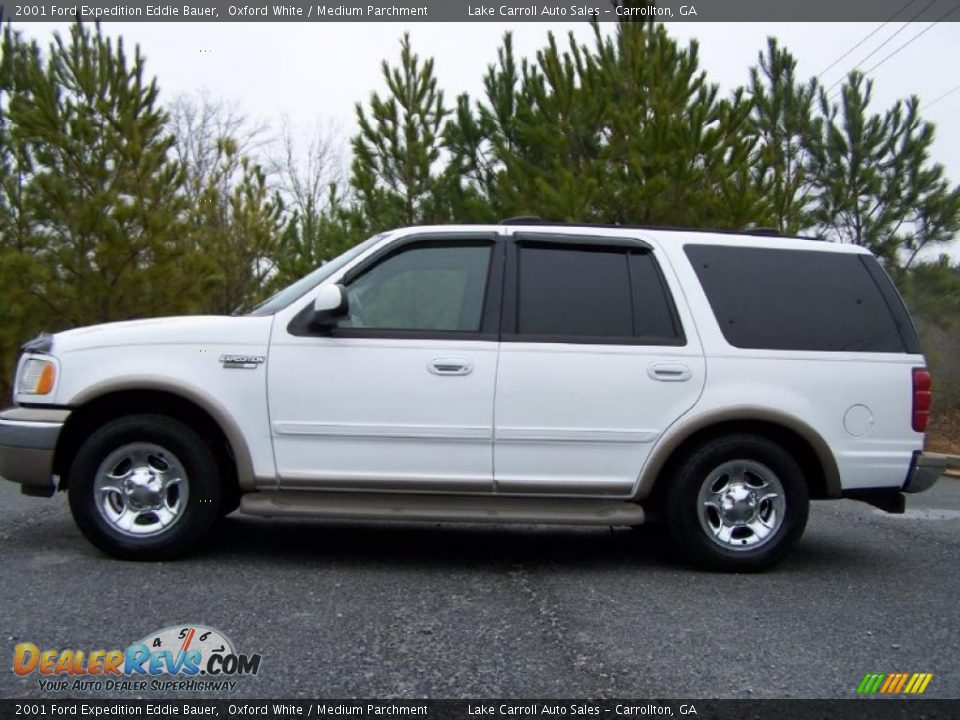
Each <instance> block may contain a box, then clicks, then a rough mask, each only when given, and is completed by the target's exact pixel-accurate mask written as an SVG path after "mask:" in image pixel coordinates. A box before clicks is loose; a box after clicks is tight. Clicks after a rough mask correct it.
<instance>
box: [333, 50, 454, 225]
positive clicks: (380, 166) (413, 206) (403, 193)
mask: <svg viewBox="0 0 960 720" xmlns="http://www.w3.org/2000/svg"><path fill="white" fill-rule="evenodd" d="M382 72H383V77H384V80H385V81H386V83H387V89H388V91H389V94H388V95H387V96H386V97H381V96H380V95H378V94H377V93H372V94H371V96H370V101H369V110H364V108H363V106H362V105H360V104H358V105H357V122H358V124H359V125H360V132H359V134H358V135H357V136H356V137H355V138H354V139H353V142H352V146H353V154H354V157H353V165H352V179H351V181H352V185H353V189H354V191H355V192H356V194H357V200H358V202H359V204H360V207H361V209H362V212H363V214H364V217H365V218H366V220H367V222H368V223H369V227H370V229H371V230H373V231H379V230H384V229H388V228H392V227H397V226H401V225H417V224H429V223H435V222H443V221H446V220H449V219H450V213H449V210H448V209H447V207H448V199H447V197H446V196H445V193H444V190H445V188H444V187H443V183H442V177H444V176H443V174H442V173H441V172H440V169H439V162H440V153H441V149H442V144H441V131H442V128H443V123H444V120H445V118H446V117H447V115H448V114H449V110H447V108H446V106H445V105H444V98H443V91H441V90H440V89H439V88H438V87H437V79H436V77H435V75H434V71H433V59H432V58H430V59H427V60H423V61H421V60H420V58H419V56H417V55H416V54H415V53H414V52H413V50H412V48H411V45H410V36H409V35H404V37H403V40H402V41H401V44H400V65H399V67H394V68H391V67H390V65H389V64H388V63H387V62H386V61H383V64H382Z"/></svg>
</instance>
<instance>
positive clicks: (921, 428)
mask: <svg viewBox="0 0 960 720" xmlns="http://www.w3.org/2000/svg"><path fill="white" fill-rule="evenodd" d="M932 386H933V383H932V381H931V379H930V373H929V372H927V369H926V368H914V369H913V416H912V417H913V422H912V425H913V429H914V430H916V431H917V432H926V430H927V421H928V420H929V419H930V403H931V402H932V401H933V393H932V392H930V388H931V387H932Z"/></svg>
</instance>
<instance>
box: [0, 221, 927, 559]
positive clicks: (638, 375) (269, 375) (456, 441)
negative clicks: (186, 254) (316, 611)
mask: <svg viewBox="0 0 960 720" xmlns="http://www.w3.org/2000/svg"><path fill="white" fill-rule="evenodd" d="M15 383H16V384H15V394H14V401H15V404H16V407H15V408H13V409H11V410H8V411H6V412H4V413H3V414H2V415H0V475H2V476H3V477H5V478H7V479H8V480H12V481H14V482H17V483H20V484H21V486H22V489H23V491H24V492H26V493H29V494H33V495H45V496H51V495H53V493H54V492H55V491H56V490H58V489H59V490H66V491H67V493H68V495H69V500H70V508H71V510H72V512H73V515H74V517H75V519H76V522H77V524H78V525H79V527H80V529H81V530H82V532H83V533H84V535H85V536H86V537H87V538H89V540H90V541H91V542H92V543H93V544H94V545H96V546H97V547H98V548H100V549H102V550H103V551H105V552H107V553H110V554H112V555H115V556H117V557H122V558H135V559H153V558H168V557H173V556H177V555H180V554H183V553H185V552H187V551H190V550H193V549H194V548H195V547H196V546H197V545H198V544H199V543H200V541H201V539H202V538H203V537H204V535H206V534H207V533H208V532H209V531H210V530H211V528H212V527H213V526H214V523H215V521H216V520H217V518H218V517H219V516H221V515H223V514H226V513H227V512H230V511H233V510H235V509H237V508H239V509H240V510H241V511H242V512H245V513H250V514H254V515H262V516H277V517H288V516H300V517H318V518H363V519H383V520H391V519H395V520H449V521H489V522H522V523H586V524H595V525H639V524H641V523H643V522H644V521H645V520H649V519H655V520H659V521H662V522H663V523H664V524H665V526H666V530H667V532H668V533H669V536H670V538H671V540H672V541H673V543H675V545H676V546H677V547H678V548H679V549H680V550H681V551H682V552H683V553H684V554H685V555H686V556H687V557H688V558H689V559H691V560H692V561H694V562H696V563H698V564H700V565H702V566H705V567H709V568H716V569H728V570H759V569H763V568H765V567H767V566H769V565H770V564H772V563H773V562H775V561H776V560H777V559H779V558H780V557H781V556H782V555H783V554H784V552H785V551H786V550H788V549H789V547H790V546H791V545H793V544H794V543H795V542H796V541H797V540H798V538H799V537H800V535H801V533H802V532H803V529H804V525H805V523H806V520H807V512H808V507H809V500H810V499H811V498H813V499H817V498H840V497H851V498H858V499H861V500H866V501H868V502H870V503H872V504H874V505H876V506H877V507H881V508H883V509H885V510H888V511H891V512H897V511H902V510H903V506H904V495H903V494H902V493H904V492H908V493H910V492H918V491H922V490H925V489H927V488H929V487H930V486H931V485H932V484H933V483H934V482H935V481H936V479H937V477H939V475H940V473H941V471H942V469H943V457H942V456H935V455H930V454H925V453H923V452H922V447H923V433H924V430H925V427H926V423H927V415H928V411H929V407H930V399H931V394H930V376H929V374H928V373H927V371H926V369H925V364H924V359H923V356H922V355H921V353H920V347H919V343H918V340H917V334H916V331H915V330H914V327H913V324H912V322H911V320H910V317H909V315H908V313H907V311H906V309H905V308H904V305H903V303H902V301H901V299H900V297H899V295H898V294H897V291H896V289H895V288H894V285H893V284H892V283H891V281H890V279H889V278H888V277H887V275H886V274H885V272H884V271H883V269H882V268H881V266H880V265H879V264H878V262H877V261H876V260H875V259H874V257H873V256H871V255H870V254H869V253H868V252H867V251H866V250H864V249H863V248H860V247H855V246H851V245H837V244H831V243H826V242H819V241H815V240H806V239H790V238H780V237H764V236H761V235H759V234H756V235H753V234H749V233H748V234H728V233H710V232H701V231H677V230H654V229H642V228H626V227H592V226H561V225H548V224H527V223H505V224H503V225H497V226H449V227H420V228H408V229H404V230H397V231H393V232H389V233H384V234H381V235H377V236H375V237H372V238H370V239H369V240H367V241H366V242H364V243H361V244H360V245H358V246H356V247H355V248H353V249H352V250H350V251H348V252H347V253H345V254H344V255H342V256H341V257H339V258H337V259H335V260H333V261H331V262H329V263H327V264H325V265H323V266H322V267H320V268H319V269H317V270H316V271H315V272H313V273H312V274H310V275H308V276H307V277H304V278H303V279H301V280H299V281H297V282H295V283H294V284H293V285H291V286H289V287H288V288H286V289H284V290H282V291H281V292H279V293H278V294H276V295H275V296H274V297H272V298H270V299H269V300H267V301H266V302H264V303H263V304H262V305H260V306H259V307H257V308H255V309H254V310H253V311H252V312H249V313H248V314H247V315H244V316H240V317H180V318H166V319H155V320H139V321H132V322H121V323H111V324H108V325H98V326H94V327H86V328H80V329H76V330H70V331H67V332H62V333H58V334H56V335H52V336H51V335H41V336H40V337H38V338H36V339H34V340H32V341H31V342H29V343H27V344H26V345H25V346H24V349H23V354H22V356H21V358H20V361H19V364H18V369H17V376H16V380H15Z"/></svg>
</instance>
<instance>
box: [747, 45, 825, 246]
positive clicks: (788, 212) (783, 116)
mask: <svg viewBox="0 0 960 720" xmlns="http://www.w3.org/2000/svg"><path fill="white" fill-rule="evenodd" d="M796 67H797V61H796V59H795V58H794V57H793V56H792V55H791V54H790V53H789V52H788V51H787V50H785V49H783V48H781V47H780V46H779V45H778V43H777V41H776V39H775V38H769V39H768V40H767V52H766V54H763V53H760V55H759V65H758V66H755V67H752V68H750V85H749V88H748V93H749V95H748V97H749V100H750V103H751V104H752V110H751V115H750V121H751V124H752V130H753V132H754V133H755V134H756V137H757V140H758V142H757V145H756V147H755V149H754V153H753V159H752V162H751V165H752V166H753V168H754V172H755V173H756V175H757V178H758V181H759V185H760V187H761V189H762V193H763V196H764V197H765V198H766V199H767V202H768V203H769V207H770V212H771V220H772V221H773V226H774V227H776V229H777V230H778V231H780V232H781V233H784V234H796V233H798V232H800V231H801V230H803V229H806V228H809V227H811V226H812V225H813V223H814V218H813V216H812V203H813V193H814V183H813V179H812V177H811V173H810V156H811V152H812V149H813V148H815V147H816V142H817V140H818V136H819V134H820V132H821V130H820V125H821V124H822V123H821V120H820V118H818V117H817V116H816V114H815V112H814V109H815V108H814V100H815V99H816V97H817V90H818V83H817V80H816V79H815V78H811V79H810V80H808V81H807V82H805V83H801V82H800V81H799V80H798V79H797V77H796Z"/></svg>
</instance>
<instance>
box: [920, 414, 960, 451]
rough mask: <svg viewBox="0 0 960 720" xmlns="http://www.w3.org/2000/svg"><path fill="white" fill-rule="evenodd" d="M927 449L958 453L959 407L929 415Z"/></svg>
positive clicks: (959, 431) (959, 435)
mask: <svg viewBox="0 0 960 720" xmlns="http://www.w3.org/2000/svg"><path fill="white" fill-rule="evenodd" d="M927 450H930V451H931V452H940V453H947V454H948V455H960V408H953V409H952V410H950V411H948V412H945V413H944V412H941V413H937V412H934V413H932V414H931V415H930V425H929V426H928V427H927Z"/></svg>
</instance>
